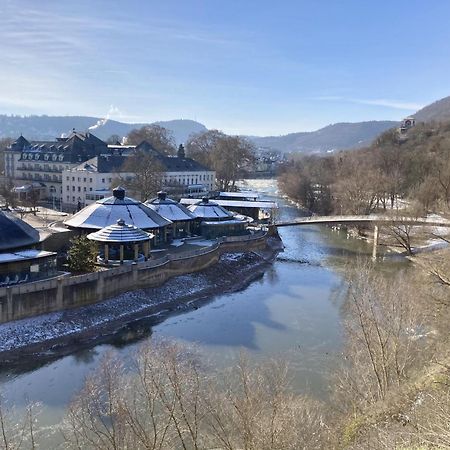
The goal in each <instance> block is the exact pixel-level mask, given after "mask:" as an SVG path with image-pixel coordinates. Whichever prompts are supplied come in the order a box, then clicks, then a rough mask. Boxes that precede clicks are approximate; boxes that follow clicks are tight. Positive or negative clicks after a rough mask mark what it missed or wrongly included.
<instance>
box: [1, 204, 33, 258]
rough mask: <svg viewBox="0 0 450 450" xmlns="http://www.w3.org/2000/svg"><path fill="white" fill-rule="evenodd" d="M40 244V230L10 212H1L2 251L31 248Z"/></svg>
mask: <svg viewBox="0 0 450 450" xmlns="http://www.w3.org/2000/svg"><path fill="white" fill-rule="evenodd" d="M38 242H39V231H38V230H36V229H35V228H33V227H32V226H31V225H28V224H27V223H26V222H24V221H23V220H21V219H19V218H18V217H16V216H14V215H13V214H11V213H10V212H7V211H0V251H2V252H3V251H6V250H11V249H14V248H21V247H29V246H31V245H34V244H37V243H38Z"/></svg>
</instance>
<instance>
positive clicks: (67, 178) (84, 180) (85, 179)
mask: <svg viewBox="0 0 450 450" xmlns="http://www.w3.org/2000/svg"><path fill="white" fill-rule="evenodd" d="M66 181H70V177H66ZM72 181H75V177H72ZM78 181H79V182H81V177H78ZM86 181H87V178H86V177H84V178H83V183H86ZM105 182H106V178H102V183H103V184H105ZM111 182H112V178H108V183H111ZM89 183H92V178H89Z"/></svg>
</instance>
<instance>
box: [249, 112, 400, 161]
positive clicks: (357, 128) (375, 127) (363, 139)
mask: <svg viewBox="0 0 450 450" xmlns="http://www.w3.org/2000/svg"><path fill="white" fill-rule="evenodd" d="M398 125H399V122H394V121H390V120H383V121H370V122H356V123H345V122H341V123H335V124H331V125H328V126H326V127H324V128H321V129H320V130H317V131H310V132H302V133H290V134H286V135H284V136H266V137H257V136H249V139H251V140H252V141H253V142H254V143H255V144H256V145H257V146H258V147H262V148H270V149H274V150H279V151H281V152H283V153H285V152H301V153H324V152H330V151H334V150H341V149H352V148H360V147H364V146H366V145H369V144H370V143H371V142H372V141H373V140H374V139H375V138H376V137H377V136H378V135H379V134H381V133H383V132H384V131H386V130H388V129H389V128H393V127H396V126H398Z"/></svg>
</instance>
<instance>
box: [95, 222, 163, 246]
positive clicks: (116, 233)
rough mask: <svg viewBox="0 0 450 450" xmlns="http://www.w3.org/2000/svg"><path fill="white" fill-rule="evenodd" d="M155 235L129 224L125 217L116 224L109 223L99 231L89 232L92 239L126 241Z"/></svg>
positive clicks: (136, 240)
mask: <svg viewBox="0 0 450 450" xmlns="http://www.w3.org/2000/svg"><path fill="white" fill-rule="evenodd" d="M154 236H155V235H154V234H151V233H146V232H145V231H143V230H141V229H140V228H138V227H135V226H134V225H128V224H126V223H125V221H124V220H123V219H119V220H118V221H117V223H116V224H115V225H109V226H107V227H105V228H102V229H101V230H99V231H96V232H94V233H91V234H88V235H87V238H88V239H90V240H91V241H97V242H109V243H125V242H142V241H149V240H150V239H151V238H153V237H154Z"/></svg>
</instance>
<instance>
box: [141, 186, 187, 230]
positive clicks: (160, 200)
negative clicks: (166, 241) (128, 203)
mask: <svg viewBox="0 0 450 450" xmlns="http://www.w3.org/2000/svg"><path fill="white" fill-rule="evenodd" d="M145 204H146V205H147V206H149V207H150V208H151V209H153V210H154V211H156V212H157V213H158V214H159V215H160V216H162V217H164V218H165V219H167V220H170V221H171V222H172V225H169V227H168V230H169V234H170V235H171V236H172V237H174V238H179V237H185V236H186V235H188V234H190V232H191V229H193V226H192V225H193V222H194V221H195V216H194V214H193V213H191V211H189V210H188V209H187V208H186V207H185V206H184V205H182V204H180V203H178V202H176V201H175V200H172V199H170V198H167V193H166V192H163V191H160V192H158V197H156V198H154V199H153V200H147V201H146V202H145Z"/></svg>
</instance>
